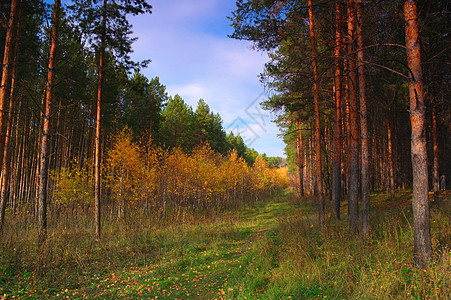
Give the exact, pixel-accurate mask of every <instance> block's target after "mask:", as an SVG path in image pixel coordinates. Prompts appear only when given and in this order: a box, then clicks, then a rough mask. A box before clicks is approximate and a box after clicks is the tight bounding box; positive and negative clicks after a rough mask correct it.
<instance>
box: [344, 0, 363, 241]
mask: <svg viewBox="0 0 451 300" xmlns="http://www.w3.org/2000/svg"><path fill="white" fill-rule="evenodd" d="M347 23H348V66H349V91H348V92H349V120H350V132H349V134H350V137H351V144H350V153H351V159H350V170H349V191H348V197H349V200H348V204H349V225H350V228H351V230H352V231H353V232H358V229H359V228H358V220H359V135H360V133H359V114H358V99H357V85H358V82H357V68H356V55H355V46H354V43H355V37H356V28H355V27H356V26H355V24H356V9H355V0H349V1H348V22H347Z"/></svg>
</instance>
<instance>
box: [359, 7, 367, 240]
mask: <svg viewBox="0 0 451 300" xmlns="http://www.w3.org/2000/svg"><path fill="white" fill-rule="evenodd" d="M362 6H363V4H362V0H357V31H356V33H357V46H358V50H357V68H358V73H359V101H360V136H361V141H360V143H361V144H360V145H361V155H362V166H361V174H362V178H361V189H362V235H363V237H364V238H367V237H368V235H369V233H370V180H369V164H370V162H369V159H370V155H369V149H368V116H367V105H366V101H367V98H366V76H365V64H364V61H365V56H364V52H363V7H362Z"/></svg>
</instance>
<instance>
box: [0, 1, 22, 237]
mask: <svg viewBox="0 0 451 300" xmlns="http://www.w3.org/2000/svg"><path fill="white" fill-rule="evenodd" d="M18 15H19V16H18V22H17V26H16V38H15V40H16V42H15V46H14V62H13V65H12V71H11V90H10V93H9V110H8V121H7V123H6V135H5V144H4V148H3V162H2V174H1V191H0V234H1V233H2V232H3V224H4V222H5V210H6V202H7V196H8V195H7V191H8V186H9V176H10V175H9V171H10V164H11V162H10V155H9V152H10V151H9V150H10V149H9V148H10V144H11V137H12V136H11V135H12V128H13V110H14V104H15V97H16V77H17V56H18V53H19V34H20V21H19V20H20V8H19V12H18Z"/></svg>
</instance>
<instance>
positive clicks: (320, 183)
mask: <svg viewBox="0 0 451 300" xmlns="http://www.w3.org/2000/svg"><path fill="white" fill-rule="evenodd" d="M308 12H309V31H310V45H311V48H312V49H311V50H312V67H313V101H314V105H315V152H316V153H315V154H316V156H315V158H316V184H317V190H318V204H319V215H318V221H319V224H320V225H324V222H325V204H326V203H325V200H324V195H323V176H322V173H321V172H322V159H321V115H320V109H319V83H318V65H317V56H318V55H317V50H316V37H315V24H314V19H313V6H312V0H309V1H308Z"/></svg>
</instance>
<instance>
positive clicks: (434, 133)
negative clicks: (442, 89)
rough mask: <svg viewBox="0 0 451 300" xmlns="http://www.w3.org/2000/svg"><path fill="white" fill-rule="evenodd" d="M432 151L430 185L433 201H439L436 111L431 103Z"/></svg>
mask: <svg viewBox="0 0 451 300" xmlns="http://www.w3.org/2000/svg"><path fill="white" fill-rule="evenodd" d="M432 105H433V107H432V143H433V145H432V151H433V156H434V162H433V165H432V168H433V169H432V187H433V190H434V203H438V202H439V194H440V182H439V173H438V171H439V162H438V138H437V112H436V109H435V105H434V104H432Z"/></svg>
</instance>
